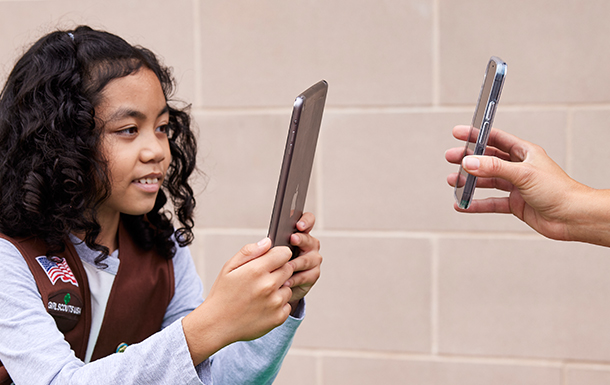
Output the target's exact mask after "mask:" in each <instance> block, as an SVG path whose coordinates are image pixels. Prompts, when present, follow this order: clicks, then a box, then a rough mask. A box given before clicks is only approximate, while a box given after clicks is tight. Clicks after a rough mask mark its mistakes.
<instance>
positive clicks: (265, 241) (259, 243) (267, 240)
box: [257, 238, 270, 246]
mask: <svg viewBox="0 0 610 385" xmlns="http://www.w3.org/2000/svg"><path fill="white" fill-rule="evenodd" d="M269 241H270V239H269V238H263V239H261V240H260V241H258V243H257V245H259V246H264V245H266V244H267V242H269Z"/></svg>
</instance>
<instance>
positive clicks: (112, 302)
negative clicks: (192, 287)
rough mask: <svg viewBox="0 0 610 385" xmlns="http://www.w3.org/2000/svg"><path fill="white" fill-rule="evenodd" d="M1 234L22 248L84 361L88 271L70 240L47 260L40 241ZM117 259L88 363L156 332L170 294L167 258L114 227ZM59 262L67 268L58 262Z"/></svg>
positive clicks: (1, 384) (1, 381) (0, 383)
mask: <svg viewBox="0 0 610 385" xmlns="http://www.w3.org/2000/svg"><path fill="white" fill-rule="evenodd" d="M0 237H1V238H4V239H6V240H8V241H10V242H11V243H12V244H13V245H15V247H17V249H18V250H19V251H20V252H21V254H22V255H23V258H24V259H25V260H26V262H27V264H28V267H29V268H30V271H31V272H32V274H33V276H34V279H35V280H36V285H37V286H38V291H39V292H40V294H41V296H42V302H43V304H44V306H45V308H46V309H47V311H48V312H49V314H51V316H53V318H54V319H55V322H56V324H57V328H58V329H59V330H60V331H61V332H62V333H63V334H64V337H65V339H66V341H68V343H70V347H71V348H72V350H74V353H75V354H76V356H77V357H78V358H80V359H81V360H84V359H85V353H86V350H87V343H88V342H89V331H90V329H91V295H90V292H89V282H88V281H87V274H86V272H85V269H84V267H83V264H82V262H81V260H80V258H79V256H78V254H77V253H76V250H75V249H74V246H73V245H72V242H66V250H65V251H64V252H63V253H60V254H59V255H58V257H57V258H52V260H53V261H52V263H50V262H48V260H47V259H46V257H44V255H45V254H46V251H47V246H46V244H45V243H44V242H42V241H40V240H39V239H37V238H34V237H29V238H19V239H13V238H9V237H6V236H4V235H3V234H0ZM41 256H43V258H39V257H41ZM119 259H120V264H119V271H118V272H117V275H116V277H115V278H114V283H113V285H112V289H111V291H110V296H109V298H108V304H107V305H106V312H105V314H104V320H103V322H102V326H101V329H100V333H99V336H98V339H97V343H96V344H95V348H94V350H93V355H92V357H91V361H94V360H97V359H99V358H102V357H105V356H108V355H110V354H112V353H115V352H117V351H118V349H119V347H120V346H121V345H122V344H127V345H131V344H135V343H138V342H141V341H143V340H144V339H146V338H148V337H149V336H151V335H153V334H154V333H156V332H158V331H159V330H161V324H162V322H163V317H164V316H165V310H166V309H167V306H168V305H169V302H170V301H171V299H172V297H173V296H174V265H173V263H172V261H171V260H166V259H165V258H163V257H161V256H160V255H158V254H157V253H156V252H154V251H145V250H142V249H141V248H139V247H138V246H137V245H136V244H135V243H134V242H133V240H132V239H131V236H130V235H129V234H128V233H127V231H126V230H125V228H124V227H123V226H122V225H121V226H119ZM64 260H65V261H66V262H67V264H68V266H69V269H66V268H65V264H62V262H63V261H64ZM70 270H71V273H72V274H70ZM52 280H55V282H54V283H53V282H52ZM75 283H76V284H77V285H78V286H76V284H75ZM5 384H6V385H9V384H11V379H10V378H9V376H8V374H7V372H6V369H5V368H4V367H3V366H2V363H0V385H5Z"/></svg>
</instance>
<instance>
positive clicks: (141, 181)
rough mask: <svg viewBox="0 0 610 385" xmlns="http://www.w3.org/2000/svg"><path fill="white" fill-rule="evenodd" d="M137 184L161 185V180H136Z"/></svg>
mask: <svg viewBox="0 0 610 385" xmlns="http://www.w3.org/2000/svg"><path fill="white" fill-rule="evenodd" d="M136 182H138V183H141V184H157V183H159V178H142V179H136Z"/></svg>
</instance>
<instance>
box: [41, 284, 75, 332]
mask: <svg viewBox="0 0 610 385" xmlns="http://www.w3.org/2000/svg"><path fill="white" fill-rule="evenodd" d="M47 311H48V312H49V314H51V316H53V318H54V319H55V323H56V324H57V328H58V329H59V330H60V331H61V332H62V333H67V332H69V331H70V330H72V329H74V327H75V326H76V324H77V323H78V321H79V320H80V316H81V314H82V313H83V301H81V299H80V296H79V295H78V294H77V293H76V292H72V293H70V292H69V291H60V292H58V293H55V294H53V295H51V296H49V302H47Z"/></svg>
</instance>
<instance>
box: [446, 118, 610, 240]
mask: <svg viewBox="0 0 610 385" xmlns="http://www.w3.org/2000/svg"><path fill="white" fill-rule="evenodd" d="M469 131H470V127H469V126H456V127H455V128H454V129H453V136H454V137H455V138H457V139H459V140H466V139H467V138H468V134H469ZM463 151H464V150H463V147H461V148H452V149H450V150H448V151H447V152H446V153H445V158H446V159H447V161H449V162H451V163H456V164H459V163H460V162H461V164H462V166H463V167H464V169H465V170H466V171H467V172H468V173H470V174H472V175H475V176H477V177H478V179H477V187H479V188H494V189H498V190H502V191H507V192H509V195H508V197H500V198H487V199H482V200H474V201H473V202H472V204H471V206H470V207H469V208H468V209H467V210H462V209H460V208H458V207H457V204H455V206H454V207H455V209H456V210H458V211H463V212H470V213H512V214H514V215H515V216H516V217H517V218H519V219H521V220H522V221H524V222H525V223H527V224H528V225H529V226H531V227H532V228H533V229H534V230H536V231H538V232H539V233H541V234H542V235H544V236H546V237H549V238H552V239H558V240H584V241H587V242H590V241H591V240H585V239H582V234H581V233H582V228H579V226H580V225H582V224H583V220H585V221H586V220H587V218H586V213H587V212H588V211H589V210H590V208H588V207H585V206H584V205H582V203H584V202H583V200H586V199H587V197H590V196H591V195H592V194H594V190H593V189H591V188H589V187H587V186H585V185H583V184H580V183H578V182H576V181H575V180H573V179H572V178H570V177H569V176H568V175H567V174H566V173H565V172H564V171H563V170H562V169H561V167H559V166H558V165H557V164H556V163H555V162H554V161H553V160H552V159H551V158H550V157H549V156H548V155H547V154H546V152H545V151H544V149H542V147H540V146H537V145H535V144H533V143H530V142H527V141H525V140H522V139H519V138H517V137H515V136H513V135H510V134H508V133H505V132H503V131H501V130H497V129H492V130H491V132H490V135H489V142H488V148H487V150H486V151H485V156H467V157H465V158H464V159H463V160H462V155H463ZM447 181H448V182H449V184H450V185H452V186H455V183H456V181H457V173H455V174H451V175H449V176H448V178H447ZM599 203H601V202H599ZM608 207H610V206H606V211H607V208H608ZM593 243H599V242H593Z"/></svg>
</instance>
